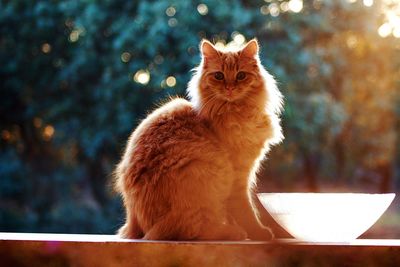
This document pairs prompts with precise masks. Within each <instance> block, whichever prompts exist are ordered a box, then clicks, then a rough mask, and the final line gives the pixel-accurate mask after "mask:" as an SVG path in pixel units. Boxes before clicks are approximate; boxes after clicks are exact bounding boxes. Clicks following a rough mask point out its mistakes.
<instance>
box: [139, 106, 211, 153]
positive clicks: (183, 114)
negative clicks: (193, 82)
mask: <svg viewBox="0 0 400 267" xmlns="http://www.w3.org/2000/svg"><path fill="white" fill-rule="evenodd" d="M205 131H207V129H206V127H205V124H204V121H202V120H201V119H200V118H199V117H198V116H197V113H196V111H195V110H194V109H193V106H192V104H191V103H190V102H189V101H187V100H185V99H183V98H175V99H172V100H170V101H169V102H167V103H165V104H164V105H162V106H161V107H159V108H157V109H156V110H154V111H153V112H152V113H151V114H149V115H148V116H147V118H146V119H145V120H143V121H142V123H141V124H140V125H139V126H138V127H137V129H136V130H135V132H134V133H133V136H132V137H133V138H134V139H137V140H136V141H137V142H139V143H141V142H144V143H145V144H146V146H153V145H154V146H159V145H161V144H166V143H173V142H184V141H189V140H190V139H191V138H196V137H200V136H202V135H204V134H205Z"/></svg>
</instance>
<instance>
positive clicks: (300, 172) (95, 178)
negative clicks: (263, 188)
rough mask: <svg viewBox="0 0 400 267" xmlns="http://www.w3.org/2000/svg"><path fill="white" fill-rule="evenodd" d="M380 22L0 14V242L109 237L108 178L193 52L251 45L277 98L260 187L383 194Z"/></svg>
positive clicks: (189, 5) (277, 5)
mask: <svg viewBox="0 0 400 267" xmlns="http://www.w3.org/2000/svg"><path fill="white" fill-rule="evenodd" d="M351 2H354V1H351ZM380 15H381V13H380V5H378V4H375V5H373V6H372V7H365V6H364V5H363V4H362V3H361V1H356V2H355V3H350V1H347V0H346V1H345V0H341V1H328V0H326V1H322V0H313V1H311V0H310V1H301V0H291V1H275V0H269V1H264V2H262V1H260V2H256V1H252V2H249V1H239V0H234V1H227V0H224V1H202V2H200V1H183V0H175V1H122V0H115V1H44V0H39V1H0V62H1V65H0V88H1V94H2V97H1V98H0V118H1V125H0V131H1V141H0V176H1V179H0V230H1V231H50V232H85V233H110V232H113V231H114V230H115V229H116V228H118V227H119V225H120V224H121V222H122V220H123V215H122V210H121V207H120V201H119V199H117V198H116V197H115V196H114V195H113V194H112V193H111V185H110V183H109V181H110V175H111V173H112V170H113V168H114V165H115V164H116V163H117V161H118V159H119V156H120V153H121V151H122V149H123V146H124V144H125V142H126V139H127V137H128V136H129V134H130V132H131V131H132V129H133V128H134V127H135V126H136V125H137V123H138V122H139V121H140V119H142V118H143V117H144V116H145V114H146V112H147V111H148V110H149V109H151V108H153V107H154V106H155V105H156V104H157V103H159V102H160V101H163V99H165V98H166V97H167V96H168V95H177V94H178V95H184V91H185V87H186V83H187V82H188V80H189V79H190V69H191V68H193V67H194V66H195V65H196V64H198V62H199V49H198V43H199V41H200V40H201V38H209V39H211V40H213V41H214V42H216V43H217V44H218V45H220V44H226V43H227V42H228V41H229V40H230V39H231V38H232V39H233V42H236V43H237V44H241V43H242V42H243V41H244V40H245V37H247V38H252V37H253V36H255V37H257V38H258V39H259V41H260V43H261V45H262V52H261V60H262V62H263V64H264V65H266V66H267V68H268V69H269V70H270V72H271V73H272V74H273V75H275V76H276V77H277V80H278V81H279V85H280V87H281V90H282V91H283V93H284V95H285V97H286V103H285V112H284V118H283V124H284V130H285V135H286V140H285V141H284V143H283V144H282V145H281V146H279V147H277V148H275V149H274V150H273V151H272V153H271V155H270V160H269V161H268V162H267V163H266V171H265V172H263V173H261V174H260V178H261V180H262V181H273V182H274V183H275V184H276V185H277V186H276V188H278V187H279V190H280V191H283V190H295V189H296V185H298V184H299V182H302V183H304V185H305V187H303V188H305V189H306V190H311V191H317V190H321V188H322V187H323V185H324V184H326V183H335V180H336V178H337V177H339V178H340V179H339V180H340V182H341V183H344V184H348V183H354V184H356V185H361V182H362V181H365V179H366V178H363V179H361V180H360V179H358V178H357V177H360V176H364V177H366V176H368V177H367V178H368V179H367V180H371V179H372V181H369V182H372V183H375V184H378V185H380V188H379V189H375V190H381V191H387V190H389V189H390V186H391V184H392V183H393V181H392V180H391V179H393V177H394V172H393V170H394V168H395V166H399V162H400V160H399V158H400V155H399V154H400V153H399V152H398V151H399V148H398V147H399V145H398V142H399V141H398V137H399V130H398V129H399V128H398V127H399V126H398V125H399V123H398V120H399V119H398V118H399V111H398V110H397V111H396V110H395V107H396V106H398V103H399V90H398V87H399V80H398V79H399V77H400V73H399V72H398V71H396V72H395V71H394V70H395V69H396V67H397V69H398V63H397V66H396V65H395V64H396V63H395V61H393V60H391V59H392V58H397V61H398V56H397V55H398V50H399V45H398V41H397V42H396V40H395V38H392V37H387V38H385V39H382V38H381V37H379V35H378V34H377V29H378V27H379V25H380V24H379V23H382V21H383V19H382V18H381V17H380ZM396 53H397V54H396ZM396 79H397V83H395V82H396ZM396 99H397V100H396ZM396 101H397V105H396ZM396 112H397V113H396ZM396 121H397V126H395V125H396V123H395V122H396ZM395 127H397V129H396V128H395ZM396 142H397V160H396V159H395V155H396V151H395V148H396ZM398 172H399V171H398ZM360 173H361V174H363V175H360ZM364 174H367V175H364Z"/></svg>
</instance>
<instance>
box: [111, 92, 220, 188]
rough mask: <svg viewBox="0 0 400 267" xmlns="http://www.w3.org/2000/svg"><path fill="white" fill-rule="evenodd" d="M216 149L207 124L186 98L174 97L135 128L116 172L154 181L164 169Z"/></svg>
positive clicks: (137, 178) (135, 179) (178, 166)
mask: <svg viewBox="0 0 400 267" xmlns="http://www.w3.org/2000/svg"><path fill="white" fill-rule="evenodd" d="M216 150H217V148H216V142H215V141H214V140H213V135H212V133H211V131H210V129H209V127H208V126H207V123H206V122H205V121H204V120H202V119H201V118H200V117H199V116H198V115H197V113H196V111H195V110H194V108H193V106H192V104H191V103H190V102H189V101H187V100H185V99H182V98H176V99H173V100H171V101H169V102H168V103H166V104H164V105H163V106H161V107H160V108H158V109H156V110H154V111H153V112H152V113H151V114H149V115H148V116H147V118H146V119H144V120H143V121H142V122H141V123H140V125H139V126H138V127H137V128H136V130H135V131H134V132H133V134H132V135H131V137H130V140H129V142H128V146H127V148H126V151H125V155H124V157H123V160H122V162H121V163H120V165H119V167H118V171H119V172H120V173H122V174H124V173H125V174H128V176H129V177H130V179H129V180H130V181H131V182H133V183H136V182H137V181H138V180H140V181H146V180H148V179H151V180H154V179H158V176H160V175H162V174H163V173H164V172H165V171H168V172H171V171H173V170H174V169H179V168H182V167H183V166H185V165H187V164H189V163H190V162H193V161H196V160H199V159H200V160H202V159H204V158H207V157H208V158H213V157H214V155H209V154H210V153H212V154H214V153H216ZM127 172H128V173H127ZM139 177H140V179H139Z"/></svg>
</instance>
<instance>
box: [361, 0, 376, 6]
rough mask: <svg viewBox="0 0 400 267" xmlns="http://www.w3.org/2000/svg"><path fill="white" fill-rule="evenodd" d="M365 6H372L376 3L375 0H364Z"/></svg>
mask: <svg viewBox="0 0 400 267" xmlns="http://www.w3.org/2000/svg"><path fill="white" fill-rule="evenodd" d="M363 4H364V6H367V7H370V6H372V5H373V4H374V0H363Z"/></svg>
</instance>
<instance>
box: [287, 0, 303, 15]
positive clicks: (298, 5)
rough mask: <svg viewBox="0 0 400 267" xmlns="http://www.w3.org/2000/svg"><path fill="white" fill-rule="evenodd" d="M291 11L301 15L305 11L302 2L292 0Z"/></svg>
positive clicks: (289, 4)
mask: <svg viewBox="0 0 400 267" xmlns="http://www.w3.org/2000/svg"><path fill="white" fill-rule="evenodd" d="M288 7H289V10H290V11H292V12H295V13H299V12H300V11H301V10H302V9H303V1H302V0H290V1H289V3H288Z"/></svg>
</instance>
